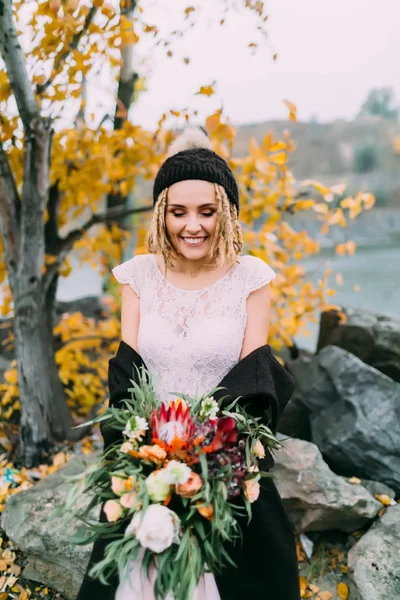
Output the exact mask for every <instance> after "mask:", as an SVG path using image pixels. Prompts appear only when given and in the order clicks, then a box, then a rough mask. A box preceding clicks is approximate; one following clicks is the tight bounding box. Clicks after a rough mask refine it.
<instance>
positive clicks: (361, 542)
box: [0, 311, 400, 600]
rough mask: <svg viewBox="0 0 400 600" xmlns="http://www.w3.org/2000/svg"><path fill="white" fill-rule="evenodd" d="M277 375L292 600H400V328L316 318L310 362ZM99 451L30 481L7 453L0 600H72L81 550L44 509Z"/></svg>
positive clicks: (372, 318)
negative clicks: (294, 586) (282, 406)
mask: <svg viewBox="0 0 400 600" xmlns="http://www.w3.org/2000/svg"><path fill="white" fill-rule="evenodd" d="M287 367H288V369H289V370H290V371H291V372H292V373H293V375H294V376H295V378H296V390H295V394H294V396H293V398H292V400H291V402H290V403H289V406H288V408H287V410H286V412H285V413H284V417H283V419H282V421H281V427H280V431H281V435H282V436H283V437H287V436H288V439H286V440H285V441H284V445H283V449H282V450H280V451H279V452H277V453H276V466H275V467H274V469H273V474H274V476H275V477H276V482H277V485H278V488H279V491H280V494H281V496H282V499H283V502H284V504H285V507H286V509H287V511H288V514H289V515H290V518H291V520H292V522H293V524H294V526H295V528H296V531H297V552H298V559H299V572H300V583H301V596H302V598H312V599H314V600H338V599H342V600H346V599H349V600H399V598H400V554H399V552H398V551H396V548H397V549H398V548H399V547H400V504H399V503H398V500H399V498H400V321H396V320H395V319H392V318H387V317H382V316H377V315H371V314H369V313H363V312H361V311H356V312H354V311H348V314H347V321H346V323H341V322H339V321H338V319H337V317H336V316H335V315H333V314H330V315H325V316H324V317H323V319H322V323H321V331H320V339H319V345H318V353H317V354H316V355H310V354H307V353H300V354H299V356H297V357H296V358H295V359H293V357H292V358H289V357H288V358H287ZM100 443H101V442H100V438H99V436H98V434H94V435H93V436H92V437H91V438H90V439H87V440H86V441H84V442H82V443H80V444H78V445H75V446H69V447H66V448H60V449H59V452H58V453H57V454H56V456H55V457H53V459H52V460H51V462H50V464H49V465H43V466H41V467H40V468H38V469H32V470H30V471H27V470H24V469H21V470H13V468H12V467H13V465H12V464H10V463H9V462H8V458H7V451H6V450H7V449H6V448H5V452H4V454H3V456H2V457H1V458H0V511H1V512H3V516H2V527H3V534H2V540H1V545H0V550H1V554H0V583H1V585H0V600H3V599H5V598H22V599H25V598H34V599H36V598H42V597H50V598H58V599H59V600H73V599H74V597H75V595H76V592H77V590H78V588H79V585H80V582H81V579H82V577H83V573H84V571H85V567H86V563H87V560H88V558H89V554H90V548H85V547H78V548H77V547H74V546H73V545H72V543H71V542H70V541H69V539H70V536H71V533H73V531H74V528H75V526H76V524H73V523H72V524H68V526H67V525H66V524H65V523H63V522H61V520H60V519H59V518H58V517H55V516H54V514H53V509H54V508H56V507H57V506H59V505H60V504H61V503H62V502H63V500H64V498H65V496H66V494H67V492H68V489H69V485H70V484H69V483H68V482H67V481H66V480H65V477H64V476H65V474H67V475H68V474H71V473H77V472H81V471H82V470H83V469H84V468H85V465H86V464H87V463H88V462H90V461H91V460H92V459H93V457H94V456H95V455H96V451H98V449H99V447H100ZM0 444H3V446H4V445H5V446H7V436H6V435H5V434H4V435H3V434H2V433H1V431H0ZM17 548H18V550H17ZM34 582H38V583H34ZM55 590H57V591H55ZM276 600H278V599H276ZM279 600H284V599H279Z"/></svg>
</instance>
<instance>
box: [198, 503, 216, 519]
mask: <svg viewBox="0 0 400 600" xmlns="http://www.w3.org/2000/svg"><path fill="white" fill-rule="evenodd" d="M197 510H198V511H199V513H200V514H201V516H202V517H204V518H205V519H208V520H209V521H211V519H212V518H213V516H214V507H213V505H212V504H206V505H205V506H197Z"/></svg>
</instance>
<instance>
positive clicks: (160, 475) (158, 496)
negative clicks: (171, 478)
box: [146, 469, 171, 502]
mask: <svg viewBox="0 0 400 600" xmlns="http://www.w3.org/2000/svg"><path fill="white" fill-rule="evenodd" d="M164 471H165V469H163V470H162V471H154V472H153V473H150V475H149V476H148V477H147V479H146V487H147V492H148V494H149V496H150V500H151V501H152V502H164V500H165V499H166V498H167V497H168V495H169V493H170V491H171V484H170V483H169V482H168V479H167V478H166V477H165V473H164Z"/></svg>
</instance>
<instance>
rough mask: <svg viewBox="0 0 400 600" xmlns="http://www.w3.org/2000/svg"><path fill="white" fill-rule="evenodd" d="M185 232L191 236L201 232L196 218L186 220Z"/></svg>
mask: <svg viewBox="0 0 400 600" xmlns="http://www.w3.org/2000/svg"><path fill="white" fill-rule="evenodd" d="M186 230H187V231H188V232H189V233H192V234H195V233H198V232H199V231H200V230H201V223H199V221H198V219H197V218H191V219H188V221H187V223H186Z"/></svg>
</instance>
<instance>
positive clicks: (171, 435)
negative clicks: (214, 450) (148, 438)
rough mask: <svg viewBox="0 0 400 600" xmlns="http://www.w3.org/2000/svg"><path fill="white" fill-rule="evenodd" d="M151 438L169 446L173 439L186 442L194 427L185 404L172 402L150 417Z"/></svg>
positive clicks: (180, 401)
mask: <svg viewBox="0 0 400 600" xmlns="http://www.w3.org/2000/svg"><path fill="white" fill-rule="evenodd" d="M151 427H152V435H153V438H157V439H159V440H162V441H164V442H166V443H167V444H170V443H171V442H172V440H173V439H179V440H182V441H183V442H187V441H188V440H189V439H190V438H191V437H192V436H193V434H194V429H195V425H194V423H193V419H192V417H191V415H190V410H189V407H188V406H187V404H186V403H185V402H184V401H183V400H181V399H178V400H173V401H172V402H170V403H169V405H165V404H163V405H162V406H161V408H160V409H159V410H155V411H154V412H153V414H152V415H151Z"/></svg>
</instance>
